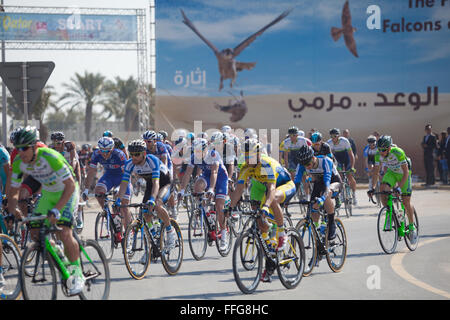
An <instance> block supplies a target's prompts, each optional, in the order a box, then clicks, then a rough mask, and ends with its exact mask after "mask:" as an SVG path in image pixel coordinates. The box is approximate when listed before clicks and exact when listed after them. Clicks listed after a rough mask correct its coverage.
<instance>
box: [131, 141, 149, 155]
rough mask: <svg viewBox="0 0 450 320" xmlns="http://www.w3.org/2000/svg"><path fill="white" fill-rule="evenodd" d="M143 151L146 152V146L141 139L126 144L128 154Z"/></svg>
mask: <svg viewBox="0 0 450 320" xmlns="http://www.w3.org/2000/svg"><path fill="white" fill-rule="evenodd" d="M145 150H147V144H146V143H145V141H144V140H142V139H138V140H133V141H131V142H130V143H129V144H128V152H129V153H139V152H145Z"/></svg>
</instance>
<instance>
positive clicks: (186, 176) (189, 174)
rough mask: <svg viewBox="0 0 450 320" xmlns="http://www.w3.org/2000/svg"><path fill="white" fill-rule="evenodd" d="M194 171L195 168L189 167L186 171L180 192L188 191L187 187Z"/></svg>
mask: <svg viewBox="0 0 450 320" xmlns="http://www.w3.org/2000/svg"><path fill="white" fill-rule="evenodd" d="M192 171H194V167H191V166H189V165H188V166H187V168H186V171H185V172H184V176H183V179H182V180H181V185H180V190H184V189H186V186H187V184H188V183H189V180H190V178H191V175H192Z"/></svg>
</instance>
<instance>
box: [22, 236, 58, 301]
mask: <svg viewBox="0 0 450 320" xmlns="http://www.w3.org/2000/svg"><path fill="white" fill-rule="evenodd" d="M44 252H45V254H44ZM31 257H32V258H31ZM19 278H20V285H21V286H22V293H23V298H24V299H25V300H56V295H57V287H56V286H57V283H58V280H57V278H56V271H55V266H54V264H53V260H52V259H51V258H50V255H49V253H48V252H47V251H40V250H39V248H38V246H37V244H33V245H31V246H29V247H28V248H27V249H26V250H25V252H24V254H23V256H22V260H21V263H20V272H19Z"/></svg>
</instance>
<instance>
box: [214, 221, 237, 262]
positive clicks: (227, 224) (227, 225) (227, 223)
mask: <svg viewBox="0 0 450 320" xmlns="http://www.w3.org/2000/svg"><path fill="white" fill-rule="evenodd" d="M219 229H220V226H219V221H217V222H216V235H217V236H216V247H217V251H218V252H219V254H220V255H221V256H222V257H226V256H228V254H229V253H230V251H231V247H232V244H233V232H232V231H231V227H230V220H229V218H225V229H226V230H227V232H226V233H225V234H226V237H227V246H226V248H225V249H224V250H220V242H221V238H222V235H221V232H220V231H219Z"/></svg>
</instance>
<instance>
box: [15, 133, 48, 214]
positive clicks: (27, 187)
mask: <svg viewBox="0 0 450 320" xmlns="http://www.w3.org/2000/svg"><path fill="white" fill-rule="evenodd" d="M22 130H23V128H22V127H18V128H16V129H14V130H13V131H12V132H11V135H10V138H9V139H10V142H11V143H12V144H13V145H14V137H15V135H16V134H17V133H18V132H21V131H22ZM42 147H44V148H47V145H46V144H44V143H43V142H41V141H39V131H36V148H42ZM17 155H18V151H17V148H14V149H13V151H12V152H11V161H10V163H11V167H10V171H12V164H13V163H14V160H15V158H16V156H17ZM9 178H10V179H9V181H8V183H7V185H8V186H10V185H11V175H9ZM40 189H41V183H40V182H39V181H37V180H36V179H35V178H33V177H32V176H30V175H26V174H25V175H22V185H21V186H20V189H19V204H18V207H19V210H20V211H17V212H16V213H17V214H18V215H16V218H17V219H22V217H26V216H27V214H28V209H27V204H26V202H24V201H23V200H26V199H28V198H30V197H31V196H32V195H34V194H37V193H39V191H40ZM6 198H7V199H8V198H9V195H8V194H7V196H6Z"/></svg>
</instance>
